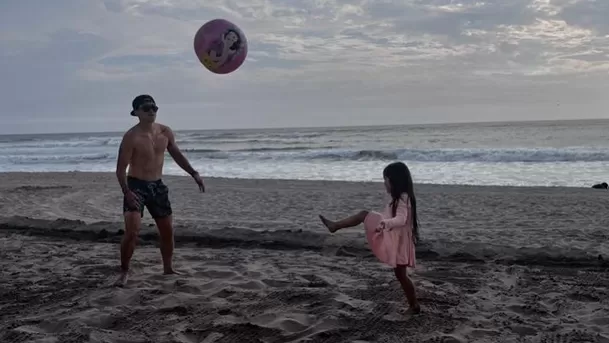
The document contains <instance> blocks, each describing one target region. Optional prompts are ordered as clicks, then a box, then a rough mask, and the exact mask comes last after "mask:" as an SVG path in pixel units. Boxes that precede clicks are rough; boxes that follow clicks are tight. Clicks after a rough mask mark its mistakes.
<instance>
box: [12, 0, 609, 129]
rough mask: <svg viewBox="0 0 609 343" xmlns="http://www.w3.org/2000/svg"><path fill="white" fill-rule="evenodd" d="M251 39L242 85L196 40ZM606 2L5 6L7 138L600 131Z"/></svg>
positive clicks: (150, 1) (276, 0) (224, 1)
mask: <svg viewBox="0 0 609 343" xmlns="http://www.w3.org/2000/svg"><path fill="white" fill-rule="evenodd" d="M216 18H223V19H226V20H229V21H231V22H233V23H235V24H236V25H237V26H239V27H240V28H241V30H242V31H243V32H244V33H245V35H246V37H247V41H248V55H247V59H246V61H245V62H244V64H243V65H242V66H241V67H240V68H239V69H238V70H236V71H235V72H233V73H230V74H225V75H217V74H213V73H211V72H209V71H208V70H206V69H205V68H204V67H203V66H202V65H201V64H200V63H199V61H198V59H197V58H196V55H195V53H194V49H193V38H194V34H195V32H196V31H197V30H198V29H199V27H201V25H203V24H204V23H205V22H207V21H209V20H211V19H216ZM607 18H609V1H606V0H596V1H594V0H488V1H475V0H353V1H351V0H344V1H338V0H86V1H83V0H53V1H49V0H2V1H0V104H1V109H0V121H1V123H2V124H1V125H0V133H27V132H85V131H86V132H91V131H120V130H125V129H127V128H129V127H130V126H131V125H133V124H134V123H135V122H136V118H134V117H131V116H130V115H129V111H130V110H131V100H132V99H133V98H134V97H135V96H136V95H138V94H142V93H146V94H150V95H152V96H153V97H154V98H155V100H156V102H157V104H158V106H159V113H158V121H159V122H161V123H164V124H168V125H170V126H171V127H172V128H174V129H218V128H229V129H230V128H260V127H294V126H296V127H298V126H314V127H317V126H344V125H374V124H420V123H442V122H475V121H512V120H554V119H580V118H609V114H608V113H607V111H606V108H607V105H609V96H608V91H609V87H608V86H609V77H607V76H609V75H608V71H609V21H608V20H607Z"/></svg>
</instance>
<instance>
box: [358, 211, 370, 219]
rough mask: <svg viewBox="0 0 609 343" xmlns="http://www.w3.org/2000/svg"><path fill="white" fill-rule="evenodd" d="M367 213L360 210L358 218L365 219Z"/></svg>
mask: <svg viewBox="0 0 609 343" xmlns="http://www.w3.org/2000/svg"><path fill="white" fill-rule="evenodd" d="M368 213H369V212H368V211H366V210H362V211H360V212H359V213H358V215H359V216H361V217H362V218H366V217H367V216H368Z"/></svg>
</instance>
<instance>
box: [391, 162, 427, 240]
mask: <svg viewBox="0 0 609 343" xmlns="http://www.w3.org/2000/svg"><path fill="white" fill-rule="evenodd" d="M383 176H384V177H386V178H387V179H389V184H390V185H391V190H390V193H391V199H392V200H391V212H392V215H393V216H394V217H395V215H396V211H397V208H398V202H399V201H400V200H404V199H403V198H402V195H403V194H404V193H406V194H407V195H408V199H409V200H410V208H411V215H412V230H413V232H412V233H413V235H414V237H415V242H417V241H418V240H419V218H418V217H417V197H416V196H415V194H414V183H413V182H412V175H411V174H410V170H409V169H408V166H406V164H404V163H402V162H394V163H391V164H389V165H388V166H387V167H385V169H384V170H383Z"/></svg>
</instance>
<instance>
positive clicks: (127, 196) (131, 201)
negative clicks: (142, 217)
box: [125, 190, 140, 210]
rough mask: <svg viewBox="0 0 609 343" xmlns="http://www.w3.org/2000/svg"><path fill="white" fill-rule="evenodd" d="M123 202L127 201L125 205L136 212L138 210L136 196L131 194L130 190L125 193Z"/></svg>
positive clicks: (138, 204)
mask: <svg viewBox="0 0 609 343" xmlns="http://www.w3.org/2000/svg"><path fill="white" fill-rule="evenodd" d="M125 200H127V204H128V205H129V207H131V208H135V209H138V210H139V209H140V202H139V199H138V197H137V195H136V194H135V193H133V192H132V191H131V190H127V192H125Z"/></svg>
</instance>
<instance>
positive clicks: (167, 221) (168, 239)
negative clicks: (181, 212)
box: [146, 182, 177, 274]
mask: <svg viewBox="0 0 609 343" xmlns="http://www.w3.org/2000/svg"><path fill="white" fill-rule="evenodd" d="M146 206H147V207H148V212H150V215H152V217H153V218H154V221H155V223H156V227H157V229H158V230H159V241H160V242H159V244H160V247H161V256H162V258H163V272H164V273H165V274H177V273H176V271H175V270H173V263H172V260H173V247H174V240H173V216H172V214H173V211H172V208H171V202H170V201H169V188H167V186H166V185H165V184H164V183H163V182H159V183H158V184H157V185H156V188H155V189H154V197H153V198H152V199H151V201H150V202H148V203H147V204H146Z"/></svg>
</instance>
